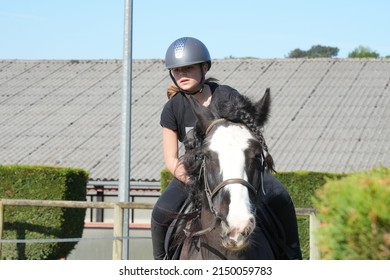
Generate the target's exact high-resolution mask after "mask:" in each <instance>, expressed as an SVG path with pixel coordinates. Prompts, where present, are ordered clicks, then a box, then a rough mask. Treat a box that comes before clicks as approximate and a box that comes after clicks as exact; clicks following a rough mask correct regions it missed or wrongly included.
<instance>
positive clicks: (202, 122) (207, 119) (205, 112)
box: [188, 96, 215, 133]
mask: <svg viewBox="0 0 390 280" xmlns="http://www.w3.org/2000/svg"><path fill="white" fill-rule="evenodd" d="M188 100H189V101H190V103H191V107H192V110H193V111H194V113H195V116H196V119H197V120H198V124H199V126H200V128H201V129H202V131H203V133H206V130H207V128H208V127H209V125H210V124H211V122H212V121H213V120H214V119H215V116H214V115H213V113H212V112H211V110H210V109H208V108H207V107H205V106H203V105H201V104H200V103H199V102H198V101H197V100H196V99H195V98H194V97H193V96H189V98H188Z"/></svg>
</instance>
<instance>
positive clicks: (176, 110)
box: [160, 83, 239, 143]
mask: <svg viewBox="0 0 390 280" xmlns="http://www.w3.org/2000/svg"><path fill="white" fill-rule="evenodd" d="M207 84H208V85H209V86H210V89H211V94H212V98H211V102H213V101H212V100H213V99H214V98H215V97H216V95H223V99H225V98H227V99H228V98H229V95H231V94H239V93H238V92H237V91H236V90H235V89H233V88H231V87H229V86H226V85H218V84H216V83H207ZM195 123H196V116H195V114H194V112H193V110H192V108H191V103H190V101H189V100H188V97H187V96H186V95H185V93H183V92H178V93H177V94H176V95H175V96H174V97H172V98H171V99H170V100H169V101H168V102H167V103H166V104H165V106H164V109H163V110H162V113H161V119H160V125H161V126H162V127H166V128H169V129H172V130H173V131H176V132H177V137H178V140H179V141H180V142H182V143H183V141H184V139H185V137H186V134H187V133H188V132H189V131H190V130H192V129H193V128H194V126H195Z"/></svg>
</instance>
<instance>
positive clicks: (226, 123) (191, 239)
mask: <svg viewBox="0 0 390 280" xmlns="http://www.w3.org/2000/svg"><path fill="white" fill-rule="evenodd" d="M219 88H220V89H219V92H218V94H216V93H214V95H213V98H212V101H211V103H210V105H209V107H207V108H206V107H204V106H202V105H200V104H199V103H198V102H197V101H196V100H195V99H193V97H189V98H190V102H191V104H192V107H193V109H194V113H195V115H196V118H197V124H196V126H195V127H194V129H193V133H192V138H191V137H189V139H187V140H186V141H187V143H186V145H187V146H188V147H190V148H189V149H187V151H186V153H185V154H184V155H183V157H182V158H181V159H180V161H181V163H182V164H183V165H184V167H185V169H186V170H187V173H188V175H189V176H190V178H191V183H189V184H188V185H187V188H188V191H189V192H190V196H189V199H188V203H187V207H186V209H187V210H186V212H185V213H182V214H181V219H180V221H179V222H178V224H180V225H178V226H177V227H178V228H179V229H177V230H176V233H175V235H174V236H175V237H174V240H173V241H172V244H173V245H172V246H176V249H177V250H176V252H179V253H180V256H179V257H178V258H179V259H203V260H204V259H275V254H274V252H273V249H272V246H271V244H270V240H269V238H267V236H266V232H264V229H263V228H261V226H260V225H259V219H258V210H259V207H258V205H259V200H261V197H262V196H263V195H264V188H263V185H262V176H263V174H264V173H263V172H267V171H265V169H267V170H273V160H272V157H271V155H270V154H269V153H268V148H267V145H266V143H265V140H264V137H263V134H262V128H263V126H264V125H265V123H266V121H267V120H268V116H269V111H270V104H271V97H270V91H269V89H267V90H266V92H265V94H264V96H263V97H262V98H261V99H260V100H259V101H258V102H256V103H253V102H252V101H251V100H250V99H249V98H248V97H246V96H244V95H241V94H238V92H233V93H234V94H231V93H232V91H235V90H233V89H232V88H230V87H227V86H219ZM235 93H237V94H235ZM179 253H178V254H179Z"/></svg>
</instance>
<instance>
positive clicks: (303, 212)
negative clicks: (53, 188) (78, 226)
mask: <svg viewBox="0 0 390 280" xmlns="http://www.w3.org/2000/svg"><path fill="white" fill-rule="evenodd" d="M4 206H36V207H61V208H96V209H114V228H113V251H112V259H113V260H121V259H122V240H123V210H124V209H153V207H154V203H136V202H89V201H64V200H28V199H0V256H1V254H2V244H3V242H2V241H3V239H2V238H3V228H4ZM295 211H296V214H297V215H299V216H309V217H310V221H309V222H310V259H319V253H318V249H317V247H316V241H315V237H314V231H315V230H316V228H317V227H318V225H319V222H318V220H317V218H316V216H315V214H316V210H315V209H313V208H296V209H295ZM59 240H61V239H59ZM4 241H5V240H4ZM42 241H44V239H43V240H42ZM66 242H70V241H66Z"/></svg>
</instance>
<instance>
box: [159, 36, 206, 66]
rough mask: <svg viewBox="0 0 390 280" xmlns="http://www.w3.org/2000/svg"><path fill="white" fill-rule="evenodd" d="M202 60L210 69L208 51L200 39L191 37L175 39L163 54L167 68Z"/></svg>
mask: <svg viewBox="0 0 390 280" xmlns="http://www.w3.org/2000/svg"><path fill="white" fill-rule="evenodd" d="M202 62H207V63H208V65H209V69H210V67H211V58H210V53H209V51H208V50H207V48H206V46H205V45H204V44H203V43H202V42H201V41H199V40H198V39H196V38H192V37H182V38H179V39H177V40H175V41H174V42H173V43H172V44H171V45H170V46H169V48H168V50H167V53H166V54H165V66H166V67H167V68H168V69H172V68H176V67H182V66H187V65H192V64H198V63H202Z"/></svg>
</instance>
